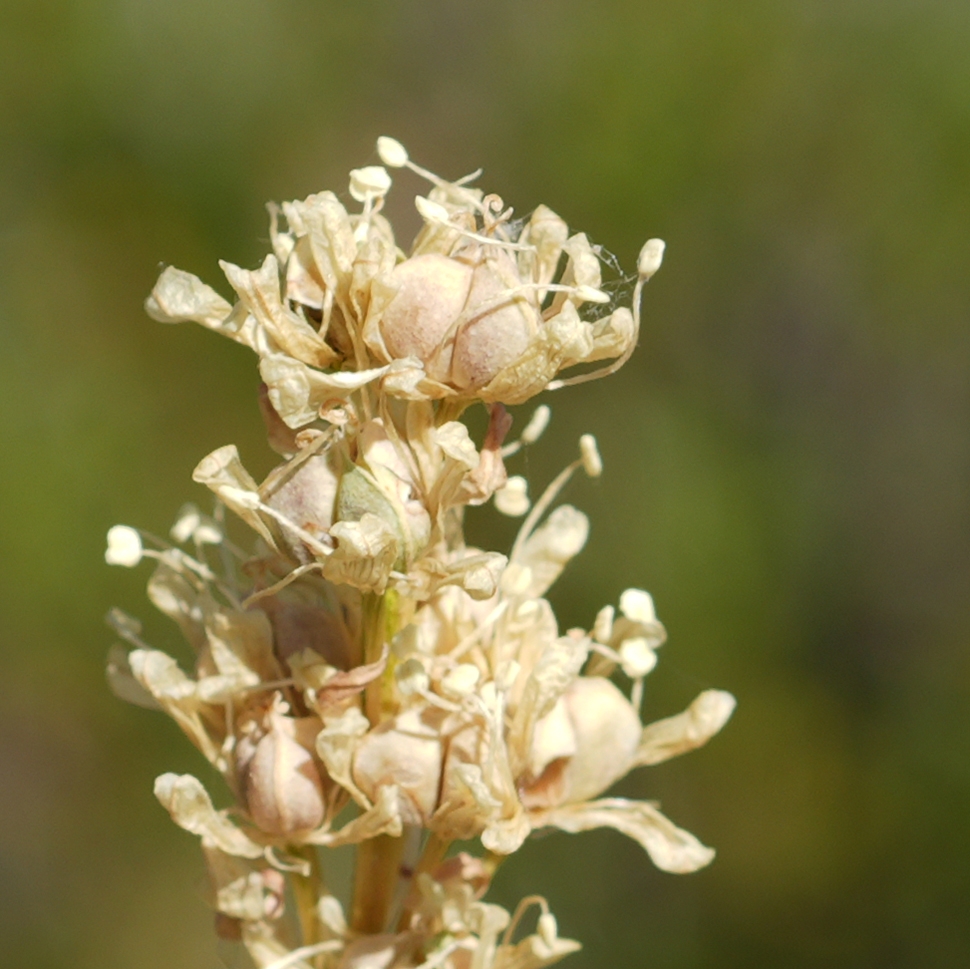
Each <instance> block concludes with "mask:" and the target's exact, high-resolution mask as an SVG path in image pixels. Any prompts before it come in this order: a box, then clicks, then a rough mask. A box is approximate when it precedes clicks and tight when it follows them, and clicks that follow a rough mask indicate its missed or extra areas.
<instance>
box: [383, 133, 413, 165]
mask: <svg viewBox="0 0 970 969" xmlns="http://www.w3.org/2000/svg"><path fill="white" fill-rule="evenodd" d="M377 154H378V155H379V156H380V159H381V161H382V162H384V164H385V165H387V167H388V168H403V167H404V166H405V165H406V164H407V163H408V153H407V149H406V148H405V147H404V145H402V144H401V142H399V141H398V140H397V139H396V138H388V137H387V135H381V137H380V138H378V139H377Z"/></svg>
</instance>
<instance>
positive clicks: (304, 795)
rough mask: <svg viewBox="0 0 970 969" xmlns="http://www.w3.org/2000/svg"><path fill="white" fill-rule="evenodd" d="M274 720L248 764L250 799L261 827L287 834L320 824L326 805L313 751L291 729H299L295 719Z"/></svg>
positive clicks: (248, 795) (308, 829)
mask: <svg viewBox="0 0 970 969" xmlns="http://www.w3.org/2000/svg"><path fill="white" fill-rule="evenodd" d="M273 721H274V722H273V726H272V727H271V729H270V731H269V732H268V733H267V734H266V735H265V736H263V737H262V738H261V739H260V740H259V742H258V743H257V744H256V748H255V750H254V752H253V756H252V759H251V760H250V761H249V763H248V765H247V766H246V772H245V773H246V781H245V793H246V802H247V804H248V806H249V813H250V815H251V816H252V819H253V821H254V822H255V823H256V825H257V826H258V827H260V828H262V830H263V831H265V832H266V833H267V834H272V835H277V836H279V837H287V836H291V835H294V834H299V833H301V832H306V831H311V830H313V828H317V827H319V826H320V825H321V824H322V823H323V819H324V816H325V814H326V804H325V799H324V793H323V783H322V781H321V780H320V772H319V771H318V770H317V766H316V764H315V763H314V760H313V756H312V754H311V753H310V752H309V751H308V750H307V749H306V748H305V747H304V746H302V744H299V743H298V742H297V741H296V740H295V739H294V738H293V737H292V736H291V735H290V733H289V731H288V730H287V726H290V725H292V729H293V730H294V731H295V729H296V724H295V722H293V721H292V720H291V718H287V717H274V718H273Z"/></svg>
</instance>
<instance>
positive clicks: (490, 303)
mask: <svg viewBox="0 0 970 969" xmlns="http://www.w3.org/2000/svg"><path fill="white" fill-rule="evenodd" d="M519 282H520V280H519V276H518V272H517V270H516V268H515V265H514V264H513V262H512V260H511V259H509V257H508V256H506V255H505V254H504V253H497V254H495V255H493V256H492V257H491V258H490V259H486V260H483V261H482V262H480V263H479V264H478V265H477V266H476V267H475V272H474V275H473V276H472V283H471V289H470V290H469V293H468V301H467V304H466V306H465V311H464V313H463V316H464V317H466V318H467V319H468V322H467V323H465V324H463V325H462V327H461V328H460V330H459V332H458V335H457V336H456V337H455V349H454V355H453V357H452V361H451V377H452V383H454V385H455V386H456V387H460V388H462V389H477V388H479V387H484V386H485V385H486V384H487V383H488V382H489V381H490V380H491V379H492V378H493V377H494V376H495V375H496V374H497V373H498V372H499V371H500V370H502V369H503V368H504V367H507V366H508V365H509V364H510V363H512V362H514V361H515V360H516V359H518V358H519V357H520V356H522V354H523V353H524V352H525V350H526V348H527V347H528V345H529V341H530V340H531V339H532V336H533V335H534V334H535V332H536V331H537V328H538V323H537V320H536V312H535V310H534V309H533V307H532V306H531V304H530V303H528V302H527V301H526V300H525V299H524V298H523V297H522V296H518V297H513V296H507V295H506V294H508V292H509V290H511V289H514V287H515V286H516V285H518V284H519Z"/></svg>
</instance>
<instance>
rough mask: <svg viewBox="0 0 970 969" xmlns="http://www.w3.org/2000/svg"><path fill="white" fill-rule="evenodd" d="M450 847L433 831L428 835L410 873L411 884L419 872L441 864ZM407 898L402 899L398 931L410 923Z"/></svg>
mask: <svg viewBox="0 0 970 969" xmlns="http://www.w3.org/2000/svg"><path fill="white" fill-rule="evenodd" d="M450 847H451V842H450V841H444V840H443V839H442V838H439V837H438V836H437V835H436V834H434V833H433V832H432V833H431V834H430V835H429V836H428V840H427V842H426V843H425V846H424V851H422V852H421V858H420V860H419V861H418V864H417V867H416V868H415V869H414V872H413V873H411V875H410V881H411V883H412V884H413V883H414V879H416V878H417V877H418V875H420V874H424V873H426V874H431V872H433V871H434V870H435V869H436V868H437V867H438V865H440V864H441V862H442V861H444V859H445V855H446V854H447V853H448V849H449V848H450ZM407 903H408V899H407V898H405V900H404V908H403V909H402V910H401V917H400V919H398V923H397V930H398V932H404V931H406V930H407V929H408V928H409V926H410V923H411V913H412V909H411V908H410V907H409V906H408V904H407Z"/></svg>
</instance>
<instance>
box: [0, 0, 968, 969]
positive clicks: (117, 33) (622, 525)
mask: <svg viewBox="0 0 970 969" xmlns="http://www.w3.org/2000/svg"><path fill="white" fill-rule="evenodd" d="M968 50H970V5H967V4H966V3H965V2H957V0H880V2H873V0H839V2H832V0H734V2H731V3H726V2H723V0H682V2H678V3H642V2H638V3H634V2H628V0H596V2H593V0H586V2H582V0H408V2H404V0H402V2H391V0H354V2H351V3H336V2H329V0H272V2H270V0H166V2H157V0H2V2H0V396H2V402H3V409H2V416H0V469H2V473H0V637H2V657H0V662H2V675H0V938H2V941H0V949H2V952H3V957H2V961H3V963H4V965H7V966H10V967H23V969H55V967H58V969H59V967H71V969H95V967H97V969H116V967H117V969H121V967H125V969H156V967H158V969H162V967H172V966H179V967H181V969H209V967H214V966H216V965H218V958H217V954H216V951H215V948H214V945H213V942H212V938H211V929H210V916H209V913H208V912H207V911H206V909H205V908H204V906H203V904H202V903H201V901H200V900H199V897H198V883H199V882H200V880H201V877H202V868H201V861H200V858H199V854H198V846H197V843H196V841H195V839H194V838H191V837H190V836H188V835H186V834H184V833H183V832H181V831H179V830H177V829H176V828H175V826H174V825H172V824H171V823H170V822H169V820H168V818H167V817H166V816H165V814H164V812H163V811H162V810H161V809H160V808H159V807H158V805H157V804H156V802H155V800H154V798H153V797H152V794H151V785H152V780H153V778H154V777H155V776H156V775H157V774H159V773H161V772H163V771H166V770H179V771H181V770H186V771H192V770H200V769H201V765H200V760H199V758H198V757H197V756H196V755H195V754H194V751H192V750H191V749H190V748H189V746H188V744H186V743H185V742H184V741H183V740H182V738H181V737H180V736H178V735H177V733H176V729H175V727H174V726H173V725H172V724H171V723H170V722H169V721H168V720H167V719H164V718H162V717H161V716H158V715H153V714H151V713H149V712H147V711H144V710H140V709H135V708H131V707H126V706H125V705H123V704H121V703H120V702H118V701H116V700H115V699H114V698H113V697H112V696H111V695H110V694H109V693H108V690H107V688H106V686H105V682H104V676H103V672H102V667H103V661H104V656H105V652H106V650H107V647H108V645H109V644H110V642H111V640H112V637H111V634H110V633H109V632H108V630H107V629H106V628H105V627H104V626H103V616H104V614H105V612H106V611H107V609H108V607H109V606H111V605H114V604H117V605H121V606H123V607H125V608H126V609H128V610H129V611H131V612H134V613H136V614H140V615H142V616H146V617H147V616H148V614H149V613H150V606H149V605H148V603H147V601H146V599H145V597H144V591H143V588H144V582H145V580H146V579H147V569H141V570H138V571H137V572H135V573H129V572H126V571H125V570H121V569H109V568H107V567H105V566H104V565H103V564H102V551H103V536H104V533H105V531H106V529H107V528H108V527H109V526H110V525H111V524H113V523H116V522H126V523H131V524H137V525H140V526H143V527H145V528H147V529H149V530H152V531H155V532H159V533H161V532H164V531H165V530H166V529H167V528H168V526H169V525H170V524H171V522H172V521H173V518H174V515H175V513H176V511H177V509H178V508H179V506H180V505H181V503H182V502H183V501H184V500H187V499H194V500H199V501H202V500H206V499H205V496H204V495H203V494H202V493H201V490H200V489H199V488H198V486H195V485H193V484H192V482H191V480H190V472H191V469H192V468H193V466H194V465H195V463H196V462H197V460H198V459H199V458H200V457H201V456H202V455H204V454H205V453H207V452H208V451H209V450H211V449H213V448H215V447H217V446H220V445H222V444H225V443H228V442H230V441H234V442H236V443H238V444H239V446H240V450H241V452H242V454H243V456H244V459H245V460H246V461H247V463H248V464H249V465H250V466H251V467H252V468H253V469H254V470H255V471H262V470H265V469H266V468H268V467H269V465H270V460H271V458H270V455H269V453H268V451H267V449H266V447H265V444H264V443H263V441H262V438H261V431H260V427H259V419H258V414H257V410H256V406H255V398H254V391H255V389H256V384H257V378H256V373H255V367H254V361H253V359H252V358H251V356H250V355H249V354H248V352H247V351H245V350H244V349H243V348H240V347H237V346H235V345H232V344H228V343H226V342H224V341H221V340H219V339H218V338H217V337H215V336H213V335H212V334H209V333H206V332H204V331H202V330H201V328H193V327H189V326H186V327H172V328H169V327H163V326H161V325H159V324H156V323H153V322H151V321H150V320H148V319H147V317H145V316H144V314H143V312H142V308H141V304H142V300H143V299H144V297H145V295H146V293H147V292H148V291H149V289H150V288H151V286H152V283H153V281H154V278H155V275H156V273H157V271H158V268H159V266H160V264H162V263H173V264H175V265H177V266H179V267H181V268H184V269H187V270H190V271H192V272H195V273H197V274H199V275H201V276H203V277H204V278H205V279H207V280H208V281H210V282H212V283H214V284H216V285H217V286H219V287H220V288H221V289H222V290H223V291H224V292H226V291H227V287H226V286H225V285H224V284H223V283H221V282H220V280H221V276H220V273H219V271H218V268H217V265H216V260H217V259H218V258H220V257H222V258H227V259H230V260H232V261H234V262H236V263H239V264H242V265H245V266H254V265H256V264H257V262H258V261H259V260H260V259H261V256H262V254H263V252H264V251H266V249H267V236H268V232H267V226H266V216H265V212H264V210H263V202H264V201H265V200H267V199H287V198H301V197H303V196H305V195H307V194H309V193H310V192H312V191H316V190H319V189H321V188H325V187H329V188H334V189H336V190H338V191H340V192H344V191H345V186H346V173H347V171H348V170H349V169H350V168H351V167H357V166H359V165H362V164H368V163H370V164H373V163H376V161H377V159H376V153H375V151H374V147H373V145H374V140H375V138H376V136H377V135H380V134H389V135H393V136H396V137H398V138H400V139H401V140H403V141H404V142H405V143H406V144H407V146H408V147H409V149H410V151H411V154H412V156H413V157H415V158H416V159H418V160H419V161H421V162H422V163H424V164H426V165H427V166H429V167H431V168H433V169H435V170H437V171H439V172H441V173H442V174H446V175H448V176H451V177H456V176H458V175H461V174H463V173H465V172H467V171H470V170H472V169H475V168H477V167H478V166H479V165H481V166H483V167H484V168H485V171H486V174H485V177H484V179H483V180H482V182H481V184H483V185H484V186H486V187H488V188H490V189H492V190H495V191H498V192H500V193H501V194H502V195H503V197H504V198H505V199H506V201H507V202H508V203H509V204H512V205H514V206H515V207H516V209H517V211H518V212H519V213H520V214H524V213H527V212H528V211H529V210H530V209H531V208H533V207H534V206H535V205H537V204H538V203H539V202H545V203H547V204H549V205H550V206H551V207H553V208H554V209H556V210H557V211H558V212H560V213H561V214H562V215H563V216H564V217H565V218H566V219H567V220H568V221H569V223H570V224H571V225H572V226H575V227H578V228H581V229H583V230H585V231H587V232H588V233H589V235H590V236H591V237H592V238H593V239H594V240H596V241H599V242H601V243H603V244H604V245H605V246H606V247H607V248H608V249H610V250H611V251H612V252H613V253H615V254H616V255H617V257H618V258H619V260H620V262H621V264H623V265H624V266H626V267H631V268H632V267H633V266H634V264H635V258H636V253H637V251H638V249H639V246H640V244H641V243H642V241H643V240H644V239H645V238H647V237H648V236H654V235H659V236H662V237H663V238H665V239H666V240H667V242H668V252H667V261H666V263H665V265H664V267H663V269H662V271H661V272H660V273H659V274H658V275H657V277H656V278H655V279H654V280H653V281H652V282H651V283H650V285H649V286H648V287H647V292H646V295H645V313H646V326H645V330H644V333H643V336H642V340H641V347H640V349H639V351H638V353H637V354H636V356H635V358H634V359H633V361H632V362H631V363H630V364H629V365H628V366H627V367H626V369H625V370H624V371H623V372H622V374H620V375H619V376H617V377H615V378H613V379H612V380H610V381H605V382H600V383H595V384H592V385H587V386H584V387H579V388H576V389H574V390H572V391H570V392H569V393H568V394H567V393H564V394H562V395H561V396H550V398H549V402H550V403H552V404H553V405H554V419H553V424H552V427H551V429H550V431H549V432H548V434H547V437H546V438H545V439H544V440H543V442H542V443H541V444H540V445H539V446H537V447H536V448H534V449H533V450H532V452H531V453H530V455H529V457H528V460H527V462H526V463H525V464H521V463H520V464H519V465H517V466H516V468H515V470H518V471H522V470H525V471H526V472H527V473H528V474H529V475H530V477H531V479H532V481H533V484H534V485H539V484H541V483H542V482H544V481H546V480H548V479H549V478H550V477H551V476H552V475H553V474H554V473H555V471H556V470H558V468H559V467H561V466H562V464H564V463H565V461H566V460H568V459H569V458H570V457H571V456H572V454H573V453H574V448H575V439H576V437H577V436H578V435H579V434H580V433H582V432H584V431H592V432H594V433H595V434H596V435H597V436H598V438H599V440H600V443H601V449H602V452H603V455H604V459H605V462H606V466H607V473H606V475H605V477H604V478H603V479H601V480H600V481H599V482H596V483H590V482H581V481H577V482H576V483H575V484H574V485H572V486H571V487H570V490H569V492H568V495H567V498H568V500H570V501H572V502H574V503H576V504H578V505H579V506H580V507H583V508H584V509H585V510H586V511H587V512H588V513H589V514H590V516H591V518H592V521H593V533H592V539H591V541H590V544H589V546H588V548H587V550H586V551H585V552H584V553H583V555H582V556H581V557H580V558H579V559H578V560H577V561H576V562H575V563H574V564H573V567H572V569H571V571H570V572H569V573H568V574H567V575H566V577H564V579H563V580H562V582H561V583H560V585H559V586H558V588H557V589H556V592H555V596H554V598H555V601H556V603H557V606H558V608H559V609H560V611H561V615H562V620H563V623H564V625H571V624H584V625H588V623H589V622H590V620H591V618H592V616H593V615H594V613H595V611H596V609H598V608H599V606H600V605H602V604H604V603H606V602H615V601H616V599H617V596H618V594H619V593H620V592H621V591H622V590H623V589H624V588H626V587H627V586H630V585H636V586H641V587H644V588H647V589H650V590H651V591H652V592H653V593H654V596H655V598H656V601H657V604H658V610H659V613H660V616H661V618H662V619H663V620H664V621H665V622H666V624H667V626H668V629H669V630H670V634H671V636H670V641H669V643H668V644H667V645H666V646H665V647H664V650H663V653H662V656H661V663H660V666H659V667H658V669H657V671H656V672H655V673H654V674H653V675H652V677H651V679H650V680H649V681H648V690H647V703H648V708H647V711H648V713H649V714H651V715H653V716H662V715H667V714H670V713H672V712H675V711H676V710H679V709H681V708H682V707H683V706H684V705H685V704H686V703H687V702H688V701H689V700H690V699H691V698H692V697H693V695H694V694H696V693H697V692H698V691H699V689H701V688H704V687H707V686H718V687H723V688H726V689H730V690H732V691H733V692H735V693H736V694H737V695H738V697H739V699H740V706H739V709H738V712H737V715H736V717H735V719H734V721H733V722H732V723H731V724H730V726H729V728H728V729H727V730H726V731H725V732H724V734H723V735H722V736H720V737H719V738H718V739H717V740H716V741H714V742H713V743H712V744H711V745H710V747H708V748H706V749H705V750H703V751H700V752H698V753H695V754H693V755H691V756H690V757H687V758H684V759H682V760H680V761H676V762H672V763H670V764H667V765H663V766H661V767H657V768H652V769H649V770H646V771H643V772H641V773H640V774H638V775H636V776H634V777H633V778H632V779H629V780H628V781H627V782H626V783H625V785H624V788H623V790H624V792H626V793H633V794H636V795H639V796H646V797H651V798H657V799H659V800H660V801H662V802H663V805H664V807H665V809H666V810H667V812H668V813H669V814H670V815H671V816H672V817H673V818H675V819H676V820H677V821H678V822H680V823H681V824H683V825H684V826H685V827H687V828H688V829H690V830H692V831H694V832H696V833H697V834H698V835H699V836H701V837H702V838H703V839H704V840H705V841H706V842H707V843H709V844H713V845H715V846H716V847H717V848H718V850H719V855H718V858H717V860H716V862H715V864H714V865H713V866H712V867H711V868H709V869H707V870H705V871H704V872H701V873H699V874H697V875H693V876H689V877H677V876H671V875H664V874H661V873H659V872H657V871H655V870H653V869H652V868H651V867H650V865H649V863H648V861H647V859H646V857H645V856H643V855H642V854H641V853H640V851H639V849H638V848H636V846H635V845H633V843H632V842H627V841H626V840H625V839H623V838H621V837H620V836H619V835H616V834H613V833H610V832H596V833H592V834H589V835H584V836H582V837H570V836H567V835H559V836H553V837H548V838H542V839H538V840H536V841H535V842H532V843H530V844H529V845H528V846H527V848H526V849H525V850H523V851H522V852H521V854H520V855H518V856H517V857H516V858H515V859H514V860H513V861H512V862H510V863H509V864H508V865H507V866H506V868H505V869H503V870H502V871H501V873H500V877H499V879H498V882H497V884H496V886H495V897H496V898H497V899H498V900H500V901H502V900H504V901H506V902H512V901H514V900H515V899H516V898H517V897H518V896H520V895H522V894H526V893H529V892H533V891H541V892H543V893H545V894H546V895H547V896H548V897H549V899H550V902H551V904H552V907H553V910H554V911H555V912H556V913H557V915H558V917H559V921H560V928H561V931H562V933H563V934H565V935H570V936H573V937H578V938H580V939H582V940H583V941H584V943H585V946H586V948H585V950H584V952H583V953H581V954H580V955H579V956H576V957H573V958H572V959H571V961H570V962H569V963H568V964H569V965H570V966H572V967H573V969H583V967H605V966H630V967H639V966H644V967H651V969H733V967H738V969H740V967H745V969H750V967H762V966H763V967H784V969H800V967H806V969H807V967H813V969H819V967H830V966H831V967H842V966H846V967H853V969H868V967H873V969H876V967H879V969H891V967H954V966H960V965H967V964H970V919H968V918H967V899H968V897H970V825H968V821H967V819H968V810H970V725H968V718H970V704H968V702H967V699H968V687H970V637H968V629H970V621H968V620H970V616H968V595H967V593H968V579H970V574H968V573H970V554H968V548H970V544H968V539H970V514H968V512H970V500H968V499H970V494H968V483H970V444H968V442H970V326H968V316H970V272H968V263H970V258H968V257H970V175H968V172H970V168H968V162H970V57H968V56H967V51H968ZM403 181H404V184H403V185H401V191H400V192H399V193H398V196H397V197H394V196H392V202H391V213H392V215H393V216H394V217H395V218H396V219H397V220H398V221H399V224H400V225H402V226H404V229H403V235H404V236H405V237H407V236H408V235H409V233H410V232H411V231H412V230H413V228H414V227H415V225H416V220H415V216H414V214H413V212H412V211H411V209H410V201H409V200H410V197H411V195H413V190H414V189H415V187H416V184H415V183H409V182H407V180H406V179H404V180H403ZM471 528H472V531H473V533H474V534H475V535H476V536H478V537H479V538H480V540H482V541H486V542H489V543H491V544H492V545H493V547H494V546H495V545H496V544H497V545H498V546H499V547H501V546H502V544H503V543H507V542H508V538H509V528H508V525H507V524H502V523H498V524H496V523H495V522H494V521H493V520H492V519H490V518H489V517H488V515H487V514H483V515H481V516H480V517H479V518H477V519H475V520H473V522H472V524H471ZM158 628H159V630H160V632H159V633H158V638H157V640H156V644H157V645H159V646H164V647H171V648H177V647H176V646H175V642H176V637H175V635H174V633H172V632H171V631H168V630H165V629H164V628H163V627H161V626H160V627H158Z"/></svg>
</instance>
